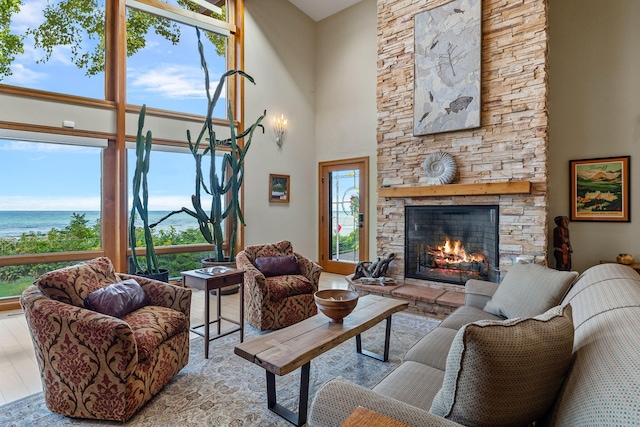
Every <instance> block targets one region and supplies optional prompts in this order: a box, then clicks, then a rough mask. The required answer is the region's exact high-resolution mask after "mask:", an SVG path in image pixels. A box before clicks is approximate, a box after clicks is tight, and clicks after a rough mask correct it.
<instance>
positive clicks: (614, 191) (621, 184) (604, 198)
mask: <svg viewBox="0 0 640 427" xmlns="http://www.w3.org/2000/svg"><path fill="white" fill-rule="evenodd" d="M630 160H631V157H630V156H624V157H607V158H601V159H586V160H571V161H570V162H569V169H570V173H571V192H570V193H571V196H570V197H571V200H570V203H571V221H619V222H629V221H630V220H631V219H630V217H629V213H630V209H629V203H630V200H629V196H630V191H629V185H630V179H629V170H630V168H629V162H630Z"/></svg>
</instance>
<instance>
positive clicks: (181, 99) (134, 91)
mask: <svg viewBox="0 0 640 427" xmlns="http://www.w3.org/2000/svg"><path fill="white" fill-rule="evenodd" d="M128 10H129V13H128V19H129V21H128V23H129V26H130V27H131V26H133V25H136V22H137V20H140V21H144V22H165V23H166V26H165V30H166V32H167V33H168V34H171V37H166V36H162V35H159V34H157V33H155V32H152V31H149V32H148V33H147V34H146V35H145V36H144V47H142V48H140V49H139V50H138V51H137V53H136V54H135V55H131V56H130V57H129V58H128V59H127V103H129V104H134V105H142V104H147V106H148V107H154V108H160V109H164V110H171V111H179V112H183V113H192V114H199V115H204V114H205V113H206V111H207V98H206V94H205V90H204V88H205V85H204V72H203V70H202V67H201V66H200V54H199V53H198V42H197V38H196V31H195V28H194V27H192V26H189V25H185V24H182V23H179V22H172V21H168V20H164V21H162V20H161V18H157V17H154V16H152V15H150V14H148V13H146V12H142V11H137V10H132V9H128ZM200 40H201V41H202V44H203V49H204V53H205V58H206V60H207V67H208V69H209V78H210V79H211V88H212V90H213V88H215V85H216V84H217V82H218V80H219V79H220V76H221V75H222V74H223V73H224V72H225V71H227V65H226V63H227V60H226V57H225V52H226V44H227V38H226V37H224V36H222V35H219V34H215V33H213V32H210V31H204V30H202V35H201V37H200ZM130 44H132V43H130ZM223 98H224V94H223ZM214 117H218V118H225V117H226V99H222V98H221V99H220V100H219V102H218V104H217V106H216V110H215V111H214Z"/></svg>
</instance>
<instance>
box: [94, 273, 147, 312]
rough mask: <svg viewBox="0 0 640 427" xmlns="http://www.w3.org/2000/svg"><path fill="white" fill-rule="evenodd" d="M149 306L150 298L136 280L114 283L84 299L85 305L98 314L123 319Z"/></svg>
mask: <svg viewBox="0 0 640 427" xmlns="http://www.w3.org/2000/svg"><path fill="white" fill-rule="evenodd" d="M148 304H149V297H148V296H147V293H146V292H145V291H144V289H142V287H141V286H140V285H139V284H138V282H136V281H135V280H134V279H127V280H123V281H122V282H116V283H112V284H111V285H108V286H105V287H104V288H100V289H98V290H95V291H93V292H91V293H90V294H89V296H87V297H86V298H85V299H84V305H85V306H86V307H87V308H88V309H89V310H93V311H97V312H98V313H102V314H108V315H109V316H113V317H122V316H124V315H126V314H129V313H131V312H132V311H133V310H137V309H139V308H140V307H144V306H145V305H148Z"/></svg>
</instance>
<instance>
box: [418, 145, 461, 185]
mask: <svg viewBox="0 0 640 427" xmlns="http://www.w3.org/2000/svg"><path fill="white" fill-rule="evenodd" d="M422 167H423V168H424V174H425V175H426V177H427V183H428V184H429V185H443V184H449V183H451V182H452V181H453V178H455V176H456V162H455V160H453V157H451V155H449V154H448V153H444V152H442V151H440V152H437V153H433V154H429V156H427V158H426V160H425V161H424V162H423V163H422Z"/></svg>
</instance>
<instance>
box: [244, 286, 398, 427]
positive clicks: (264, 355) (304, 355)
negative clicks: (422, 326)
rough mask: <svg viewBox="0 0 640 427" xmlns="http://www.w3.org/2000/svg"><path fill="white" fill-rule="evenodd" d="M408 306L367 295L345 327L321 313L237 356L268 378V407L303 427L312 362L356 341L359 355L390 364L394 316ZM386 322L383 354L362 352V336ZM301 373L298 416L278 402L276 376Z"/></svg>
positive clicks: (251, 344) (252, 343)
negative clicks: (383, 321)
mask: <svg viewBox="0 0 640 427" xmlns="http://www.w3.org/2000/svg"><path fill="white" fill-rule="evenodd" d="M408 305H409V303H408V302H407V301H403V300H397V299H393V298H384V297H380V296H374V295H367V296H364V297H361V298H359V300H358V305H357V306H356V308H355V309H354V311H353V312H352V313H351V314H350V315H349V316H347V317H345V318H344V322H343V323H333V322H331V321H330V320H329V318H328V317H326V316H325V315H324V314H322V313H318V314H317V315H315V316H313V317H310V318H308V319H306V320H303V321H302V322H299V323H296V324H295V325H292V326H289V327H287V328H284V329H280V330H277V331H274V332H271V333H269V334H266V335H264V336H261V337H259V338H255V339H252V340H250V341H247V342H245V343H242V344H239V345H237V346H236V348H235V350H234V352H235V353H236V354H237V355H238V356H240V357H242V358H244V359H247V360H248V361H250V362H253V363H255V364H256V365H259V366H261V367H262V368H264V369H265V371H266V374H267V406H268V408H269V409H270V410H272V411H273V412H275V413H276V414H278V415H280V416H282V417H284V418H285V419H287V420H288V421H290V422H291V423H293V424H295V425H297V426H301V425H303V424H304V423H306V422H307V405H308V400H309V371H310V366H311V360H312V359H314V358H316V357H317V356H319V355H321V354H322V353H324V352H326V351H327V350H331V349H332V348H334V347H336V346H337V345H339V344H341V343H343V342H344V341H346V340H348V339H349V338H353V337H356V351H357V352H358V353H361V354H364V355H367V356H371V357H375V358H377V359H379V360H383V361H387V359H388V358H389V338H390V335H391V316H392V315H393V313H396V312H398V311H402V310H405V309H406V308H407V306H408ZM384 319H386V320H387V322H386V330H385V343H384V353H383V354H382V355H378V354H375V353H371V352H369V351H366V350H362V342H361V337H360V334H361V333H362V332H364V331H366V330H368V329H370V328H371V327H373V326H375V325H376V324H378V323H380V322H381V321H382V320H384ZM300 367H301V368H302V369H301V379H300V402H299V404H298V413H297V414H296V413H294V412H293V411H291V410H289V409H287V408H285V407H284V406H282V405H280V404H278V403H277V402H276V383H275V375H279V376H282V375H286V374H288V373H290V372H292V371H294V370H295V369H297V368H300Z"/></svg>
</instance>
